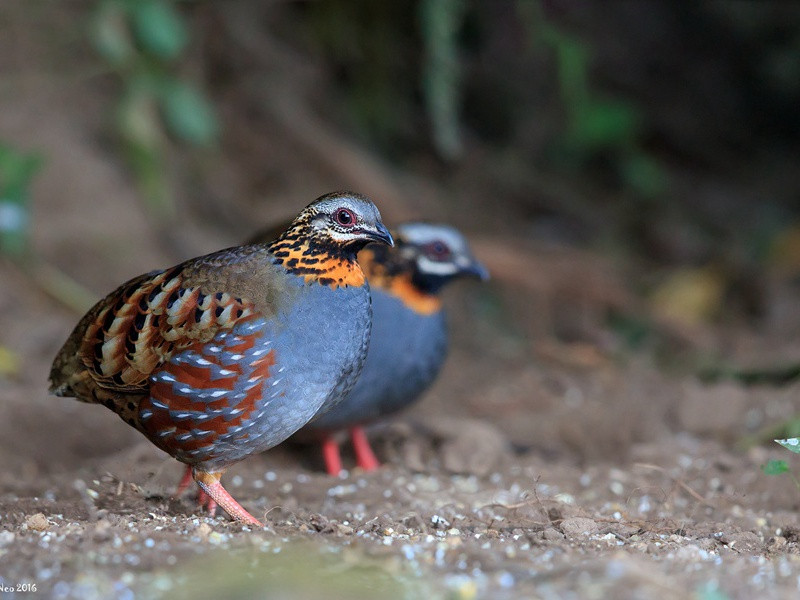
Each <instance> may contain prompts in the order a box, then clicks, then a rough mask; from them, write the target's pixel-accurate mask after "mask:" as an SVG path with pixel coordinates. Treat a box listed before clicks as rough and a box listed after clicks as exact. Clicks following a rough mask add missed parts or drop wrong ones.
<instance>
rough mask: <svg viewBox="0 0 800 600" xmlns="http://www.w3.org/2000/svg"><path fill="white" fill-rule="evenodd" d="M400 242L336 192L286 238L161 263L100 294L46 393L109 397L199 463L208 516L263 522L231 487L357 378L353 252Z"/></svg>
mask: <svg viewBox="0 0 800 600" xmlns="http://www.w3.org/2000/svg"><path fill="white" fill-rule="evenodd" d="M368 243H379V244H388V245H392V244H393V243H394V242H393V239H392V235H391V234H390V232H389V230H388V229H387V228H386V226H385V225H384V224H383V222H382V220H381V216H380V213H379V211H378V209H377V208H376V206H375V205H374V204H373V203H372V202H371V201H370V200H369V199H368V198H367V197H365V196H362V195H360V194H356V193H353V192H334V193H331V194H326V195H324V196H321V197H319V198H317V199H316V200H315V201H314V202H312V203H311V204H309V205H308V206H307V207H305V208H304V209H303V210H302V211H301V212H300V213H299V215H298V216H297V217H296V218H295V219H294V220H293V221H292V222H291V224H290V225H289V226H288V228H286V229H285V230H284V231H283V232H282V233H281V234H280V235H278V236H277V237H275V238H274V239H271V240H265V241H263V242H261V243H256V244H247V245H243V246H237V247H232V248H228V249H225V250H220V251H218V252H214V253H212V254H207V255H205V256H200V257H197V258H193V259H190V260H187V261H185V262H183V263H181V264H179V265H177V266H174V267H171V268H168V269H163V270H157V271H152V272H150V273H147V274H144V275H141V276H139V277H136V278H134V279H131V280H130V281H127V282H126V283H123V284H122V285H121V286H119V287H118V288H117V289H116V290H114V291H113V292H111V293H110V294H108V295H107V296H106V297H105V298H103V299H102V300H100V301H99V302H98V303H97V304H95V306H94V307H93V308H91V309H90V310H89V312H88V313H86V315H85V316H84V317H83V318H82V319H81V320H80V321H79V322H78V324H77V325H76V327H75V328H74V330H73V331H72V334H71V335H70V336H69V338H68V339H67V340H66V342H65V343H64V345H63V347H62V348H61V350H60V351H59V352H58V354H57V355H56V357H55V359H54V361H53V365H52V369H51V372H50V384H51V386H50V390H51V392H52V393H54V394H55V395H57V396H65V397H73V398H76V399H78V400H80V401H83V402H88V403H93V404H103V405H105V406H106V407H107V408H109V409H111V410H112V411H114V412H115V413H116V414H117V415H118V416H120V417H121V418H122V419H123V420H124V421H125V422H126V423H127V424H128V425H131V426H132V427H134V428H136V429H137V430H138V431H140V432H141V433H142V434H144V436H145V437H146V438H147V439H148V440H150V441H151V442H152V443H153V444H155V446H157V447H158V448H160V449H161V450H163V451H165V452H166V453H167V454H169V455H171V456H172V457H174V458H175V459H177V460H178V461H180V462H182V463H184V464H186V465H187V469H190V470H191V478H192V479H193V480H194V481H195V482H196V483H197V485H198V487H199V489H200V496H201V500H202V501H205V502H206V504H207V507H208V509H209V511H210V512H211V513H212V515H213V514H214V513H215V510H216V507H217V506H219V507H221V508H222V509H223V510H224V511H225V512H227V513H228V515H229V516H230V517H231V518H232V519H234V520H235V521H239V522H241V523H243V524H247V525H254V526H257V527H259V526H262V524H261V522H260V521H259V520H258V519H256V518H255V517H253V516H252V515H251V514H250V513H249V512H247V510H245V509H244V508H243V507H242V506H241V505H240V504H239V503H238V502H237V501H236V500H235V499H234V498H233V497H232V496H231V495H230V494H229V493H228V492H227V491H226V490H225V488H224V487H223V486H222V483H221V477H222V474H223V473H224V472H225V470H226V469H227V468H228V467H229V466H230V465H232V464H234V463H236V462H238V461H240V460H243V459H244V458H246V457H248V456H250V455H251V454H254V453H259V452H263V451H265V450H267V449H269V448H271V447H273V446H275V445H277V444H278V443H280V442H282V441H283V440H284V439H286V438H288V437H289V436H290V435H291V434H293V433H294V432H295V431H297V430H298V429H299V428H300V427H302V426H303V425H305V424H306V423H307V422H308V421H309V420H310V419H311V418H313V417H314V415H315V414H316V413H317V412H318V411H319V410H321V409H327V408H328V407H331V406H334V405H335V404H336V403H337V402H338V401H340V400H341V399H342V398H343V397H344V396H345V395H346V394H347V393H348V392H349V390H350V388H351V387H352V386H353V384H354V383H355V381H356V379H357V378H358V375H359V373H360V371H361V368H362V366H363V363H364V359H365V357H366V352H367V346H368V343H369V336H370V330H371V307H370V295H369V284H368V283H367V280H366V278H365V276H364V272H363V270H362V269H361V267H360V266H359V263H358V261H357V259H356V257H357V254H358V251H359V250H361V249H362V248H363V247H364V246H365V245H366V244H368Z"/></svg>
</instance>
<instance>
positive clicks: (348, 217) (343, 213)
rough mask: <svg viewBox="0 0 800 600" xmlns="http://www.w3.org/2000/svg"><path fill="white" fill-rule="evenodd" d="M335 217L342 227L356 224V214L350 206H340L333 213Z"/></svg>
mask: <svg viewBox="0 0 800 600" xmlns="http://www.w3.org/2000/svg"><path fill="white" fill-rule="evenodd" d="M333 219H334V221H336V223H337V224H338V225H341V226H342V227H352V226H353V225H355V224H356V216H355V214H353V211H352V210H350V209H349V208H339V209H337V210H336V212H335V213H334V214H333Z"/></svg>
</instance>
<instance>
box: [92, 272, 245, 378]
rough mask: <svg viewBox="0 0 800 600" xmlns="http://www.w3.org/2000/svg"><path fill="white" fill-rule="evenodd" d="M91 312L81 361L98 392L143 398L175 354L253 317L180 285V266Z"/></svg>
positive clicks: (131, 285)
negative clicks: (136, 394)
mask: <svg viewBox="0 0 800 600" xmlns="http://www.w3.org/2000/svg"><path fill="white" fill-rule="evenodd" d="M93 313H94V314H93V320H92V321H91V322H90V323H89V324H88V325H87V327H86V330H85V332H84V335H83V339H82V343H81V348H80V358H81V361H82V362H83V364H84V366H85V368H86V369H87V370H88V371H89V373H90V374H91V376H92V378H93V379H94V380H95V382H96V383H97V384H98V385H99V386H100V387H102V388H105V389H107V390H112V391H117V392H123V393H134V392H145V393H146V391H147V389H148V387H149V381H148V379H149V377H150V375H151V374H152V373H154V372H155V371H156V370H157V369H158V368H159V367H160V366H161V365H163V364H164V363H165V362H166V361H168V360H169V359H170V357H172V356H173V355H174V354H175V353H177V352H180V351H182V350H184V349H186V348H189V347H191V346H193V345H195V344H197V343H204V342H207V341H210V340H211V339H213V338H214V336H216V335H217V333H218V332H220V331H229V330H231V329H233V327H235V326H236V324H237V323H238V322H240V321H242V320H246V319H250V318H253V317H255V316H256V315H257V313H256V312H255V309H254V307H253V306H252V304H251V303H249V302H248V301H246V300H243V299H241V298H236V297H234V296H232V295H230V294H227V293H224V292H213V291H205V290H201V288H200V287H198V286H194V287H190V286H186V285H184V277H183V275H182V269H180V268H179V267H176V268H173V269H169V270H166V271H160V272H155V273H151V274H148V275H147V276H143V277H139V278H137V279H134V280H132V281H130V282H128V283H127V284H124V285H123V286H121V287H120V288H118V289H117V290H116V291H114V292H112V293H111V294H110V295H109V296H107V297H106V298H105V299H104V300H103V301H102V302H101V303H100V304H99V305H98V307H96V308H95V310H94V311H93Z"/></svg>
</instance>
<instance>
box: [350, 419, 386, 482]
mask: <svg viewBox="0 0 800 600" xmlns="http://www.w3.org/2000/svg"><path fill="white" fill-rule="evenodd" d="M350 440H351V441H352V442H353V450H355V452H356V462H357V463H358V466H359V467H361V468H362V469H364V470H365V471H374V470H375V469H377V468H378V467H380V466H381V463H380V461H379V460H378V458H377V457H376V456H375V453H374V452H373V451H372V448H371V447H370V445H369V440H368V439H367V434H366V433H364V428H363V427H353V428H351V429H350Z"/></svg>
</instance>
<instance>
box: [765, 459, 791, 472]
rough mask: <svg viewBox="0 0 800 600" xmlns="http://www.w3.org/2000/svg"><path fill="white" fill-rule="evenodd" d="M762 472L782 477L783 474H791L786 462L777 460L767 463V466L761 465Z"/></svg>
mask: <svg viewBox="0 0 800 600" xmlns="http://www.w3.org/2000/svg"><path fill="white" fill-rule="evenodd" d="M761 470H762V471H764V473H765V474H766V475H780V474H781V473H788V472H789V465H787V464H786V461H785V460H775V459H774V458H772V459H770V460H768V461H767V464H765V465H761Z"/></svg>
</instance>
